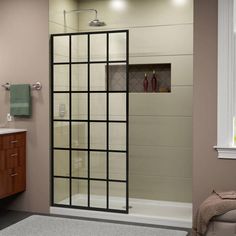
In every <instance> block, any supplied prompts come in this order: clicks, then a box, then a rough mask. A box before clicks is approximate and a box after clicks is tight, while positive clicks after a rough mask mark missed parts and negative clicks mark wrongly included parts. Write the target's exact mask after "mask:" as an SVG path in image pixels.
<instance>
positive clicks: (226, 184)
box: [193, 0, 236, 212]
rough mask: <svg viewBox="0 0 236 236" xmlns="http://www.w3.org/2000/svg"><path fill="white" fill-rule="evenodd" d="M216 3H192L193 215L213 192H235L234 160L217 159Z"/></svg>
mask: <svg viewBox="0 0 236 236" xmlns="http://www.w3.org/2000/svg"><path fill="white" fill-rule="evenodd" d="M217 4H218V1H217V0H209V1H204V0H198V1H195V4H194V9H195V10H194V13H195V14H194V20H195V29H194V52H195V55H194V123H193V131H194V136H193V196H194V197H193V206H194V212H196V210H197V208H198V207H199V205H200V204H201V202H202V201H203V200H204V199H206V198H207V197H208V196H209V195H210V194H211V192H212V190H213V189H216V190H222V191H229V190H235V189H236V182H235V179H236V172H235V169H236V161H235V160H224V159H218V158H217V152H216V150H215V149H214V148H213V146H215V145H216V143H217V22H218V13H217V12H218V7H217Z"/></svg>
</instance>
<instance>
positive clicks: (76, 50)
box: [71, 35, 88, 62]
mask: <svg viewBox="0 0 236 236" xmlns="http://www.w3.org/2000/svg"><path fill="white" fill-rule="evenodd" d="M71 43H72V45H71V49H72V51H71V52H72V55H71V56H72V62H85V61H88V36H87V35H72V36H71Z"/></svg>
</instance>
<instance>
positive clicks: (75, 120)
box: [51, 30, 129, 213]
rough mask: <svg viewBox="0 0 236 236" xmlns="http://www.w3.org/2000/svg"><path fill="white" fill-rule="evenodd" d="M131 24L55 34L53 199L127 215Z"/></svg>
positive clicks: (55, 203)
mask: <svg viewBox="0 0 236 236" xmlns="http://www.w3.org/2000/svg"><path fill="white" fill-rule="evenodd" d="M128 44H129V35H128V31H127V30H120V31H106V32H100V31H99V32H89V33H70V34H69V33H68V34H53V35H51V114H52V118H51V134H52V135H51V137H52V153H51V154H52V155H51V156H52V159H51V167H52V168H51V173H52V181H51V205H52V206H60V207H70V208H80V209H91V210H101V211H110V212H123V213H128V205H129V204H128V199H129V198H128V169H129V168H128V110H129V108H128V95H129V94H128V63H129V62H128Z"/></svg>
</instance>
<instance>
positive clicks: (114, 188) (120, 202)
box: [109, 182, 126, 210]
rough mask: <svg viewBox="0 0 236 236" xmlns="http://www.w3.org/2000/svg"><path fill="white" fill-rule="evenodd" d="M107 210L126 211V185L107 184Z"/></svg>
mask: <svg viewBox="0 0 236 236" xmlns="http://www.w3.org/2000/svg"><path fill="white" fill-rule="evenodd" d="M109 208H110V209H119V210H126V184H125V183H115V182H110V183H109Z"/></svg>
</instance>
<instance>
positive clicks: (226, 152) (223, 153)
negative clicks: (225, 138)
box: [214, 146, 236, 159]
mask: <svg viewBox="0 0 236 236" xmlns="http://www.w3.org/2000/svg"><path fill="white" fill-rule="evenodd" d="M214 148H215V149H216V151H217V152H218V158H220V159H236V147H218V146H214Z"/></svg>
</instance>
